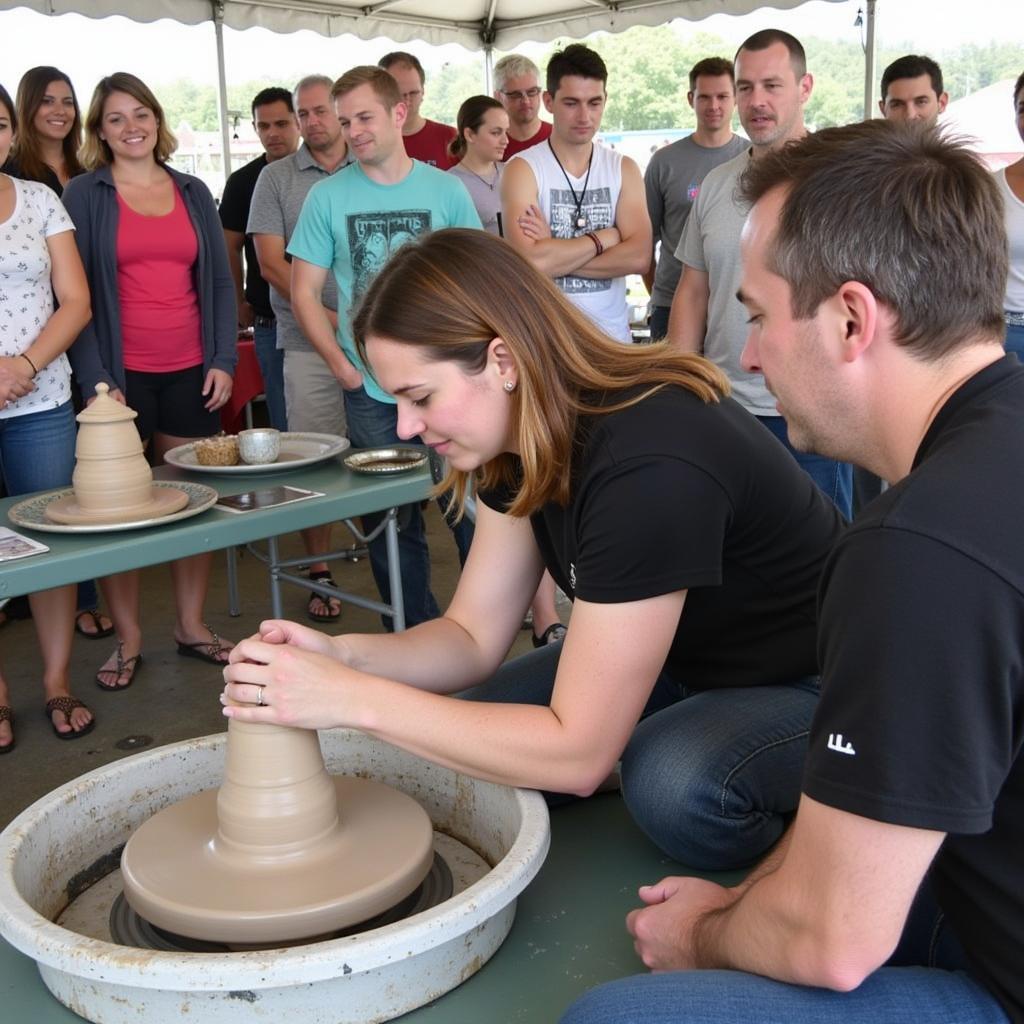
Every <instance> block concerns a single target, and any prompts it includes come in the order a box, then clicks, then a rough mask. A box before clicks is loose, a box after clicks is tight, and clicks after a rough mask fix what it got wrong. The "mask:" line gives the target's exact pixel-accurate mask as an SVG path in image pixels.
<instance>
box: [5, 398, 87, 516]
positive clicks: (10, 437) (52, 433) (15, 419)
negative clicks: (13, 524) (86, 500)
mask: <svg viewBox="0 0 1024 1024" xmlns="http://www.w3.org/2000/svg"><path fill="white" fill-rule="evenodd" d="M74 470H75V413H74V410H73V409H72V407H71V403H70V402H65V403H64V404H63V405H59V406H57V408H56V409H45V410H43V411H42V412H30V413H25V414H24V415H23V416H9V417H6V418H3V419H0V472H2V473H3V480H4V487H5V488H6V489H7V493H8V495H10V496H11V497H12V498H13V497H16V496H17V495H19V494H32V493H33V492H34V491H48V490H51V489H53V488H56V487H68V486H69V485H70V484H71V474H72V473H73V472H74Z"/></svg>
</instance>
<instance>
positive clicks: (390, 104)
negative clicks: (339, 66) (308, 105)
mask: <svg viewBox="0 0 1024 1024" xmlns="http://www.w3.org/2000/svg"><path fill="white" fill-rule="evenodd" d="M361 85H369V86H371V87H372V88H373V91H374V93H376V95H377V99H379V100H380V101H381V103H383V104H384V106H385V107H386V108H387V109H388V110H393V109H394V107H395V104H396V103H401V102H402V94H401V92H399V89H398V83H397V82H396V81H395V80H394V79H393V78H392V77H391V76H390V75H389V74H388V73H387V72H386V71H385V70H384V69H383V68H381V67H375V66H374V65H373V64H360V65H359V66H358V67H354V68H350V69H349V70H348V71H346V72H345V74H343V75H342V76H341V78H339V79H338V80H337V81H336V82H335V83H334V85H332V86H331V99H332V100H336V99H337V98H338V97H339V96H344V95H346V94H347V93H350V92H354V91H355V90H356V89H358V88H359V87H360V86H361Z"/></svg>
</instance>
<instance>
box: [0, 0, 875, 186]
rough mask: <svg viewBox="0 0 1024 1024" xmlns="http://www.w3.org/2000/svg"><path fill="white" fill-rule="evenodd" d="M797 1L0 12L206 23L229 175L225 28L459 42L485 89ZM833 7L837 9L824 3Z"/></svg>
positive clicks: (220, 0) (424, 0) (870, 26)
mask: <svg viewBox="0 0 1024 1024" xmlns="http://www.w3.org/2000/svg"><path fill="white" fill-rule="evenodd" d="M803 2H804V0H0V11H2V10H4V9H8V8H12V7H27V8H28V9H29V10H32V11H36V12H37V13H39V14H46V15H60V14H82V15H86V16H87V17H90V18H107V17H110V16H111V15H114V14H120V15H123V16H124V17H126V18H131V19H132V20H133V21H139V22H151V21H158V20H159V19H160V18H170V19H172V20H174V21H178V22H181V23H182V24H185V25H199V24H202V23H204V22H208V21H212V22H213V23H214V27H215V31H216V37H217V70H218V84H219V100H220V115H221V117H220V120H221V138H222V147H223V152H224V172H225V175H227V174H228V173H230V167H231V161H230V158H229V154H230V150H231V141H230V131H231V130H230V127H229V123H228V122H229V118H228V109H227V76H226V71H225V66H224V35H223V32H224V26H225V25H227V26H228V27H229V28H233V29H239V30H242V29H247V28H252V27H254V26H259V27H261V28H265V29H269V30H270V31H271V32H281V33H284V32H298V31H300V30H302V29H308V30H310V31H313V32H317V33H319V34H320V35H324V36H329V37H330V36H340V35H346V34H351V35H355V36H358V37H359V38H361V39H376V38H378V37H380V36H386V37H387V38H389V39H394V40H395V41H396V42H399V43H403V42H409V41H411V40H420V41H422V42H425V43H430V44H432V45H441V44H443V43H461V44H462V45H463V46H465V47H467V48H468V49H471V50H477V49H482V50H483V51H484V53H485V58H486V59H485V63H486V68H487V78H488V82H487V88H488V91H489V87H490V56H491V52H492V50H495V49H499V50H510V49H512V48H513V47H515V46H517V45H518V44H520V43H523V42H526V41H528V40H529V41H534V42H547V41H548V40H551V39H555V38H559V37H562V38H569V39H582V38H583V37H584V36H587V35H589V34H590V33H592V32H598V31H607V32H622V31H624V30H625V29H627V28H630V27H631V26H633V25H661V24H663V23H664V22H666V21H669V20H671V19H672V18H685V19H688V20H691V21H699V20H701V19H703V18H707V17H710V16H711V15H712V14H732V15H741V14H749V13H750V12H751V11H754V10H757V9H759V8H762V7H775V8H782V9H788V8H792V7H799V6H800V5H801V4H802V3H803ZM830 2H832V3H841V2H842V0H830ZM876 2H877V0H865V6H866V7H867V39H868V47H867V65H866V68H865V100H864V109H865V110H870V109H871V106H872V103H871V88H872V80H873V78H874V14H875V4H876Z"/></svg>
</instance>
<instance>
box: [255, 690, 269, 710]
mask: <svg viewBox="0 0 1024 1024" xmlns="http://www.w3.org/2000/svg"><path fill="white" fill-rule="evenodd" d="M259 689H260V695H259V697H258V698H257V700H256V706H257V707H258V708H265V707H266V706H267V704H266V701H264V699H263V687H262V686H261V687H260V688H259Z"/></svg>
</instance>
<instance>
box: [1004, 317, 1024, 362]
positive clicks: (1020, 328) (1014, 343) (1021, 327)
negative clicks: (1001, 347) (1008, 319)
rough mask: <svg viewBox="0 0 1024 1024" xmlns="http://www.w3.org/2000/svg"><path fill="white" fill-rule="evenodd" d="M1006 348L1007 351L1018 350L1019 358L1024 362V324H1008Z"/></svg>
mask: <svg viewBox="0 0 1024 1024" xmlns="http://www.w3.org/2000/svg"><path fill="white" fill-rule="evenodd" d="M1005 348H1006V351H1007V352H1016V353H1017V358H1018V359H1019V360H1020V361H1021V362H1022V363H1024V324H1010V323H1008V324H1007V325H1006V345H1005Z"/></svg>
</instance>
